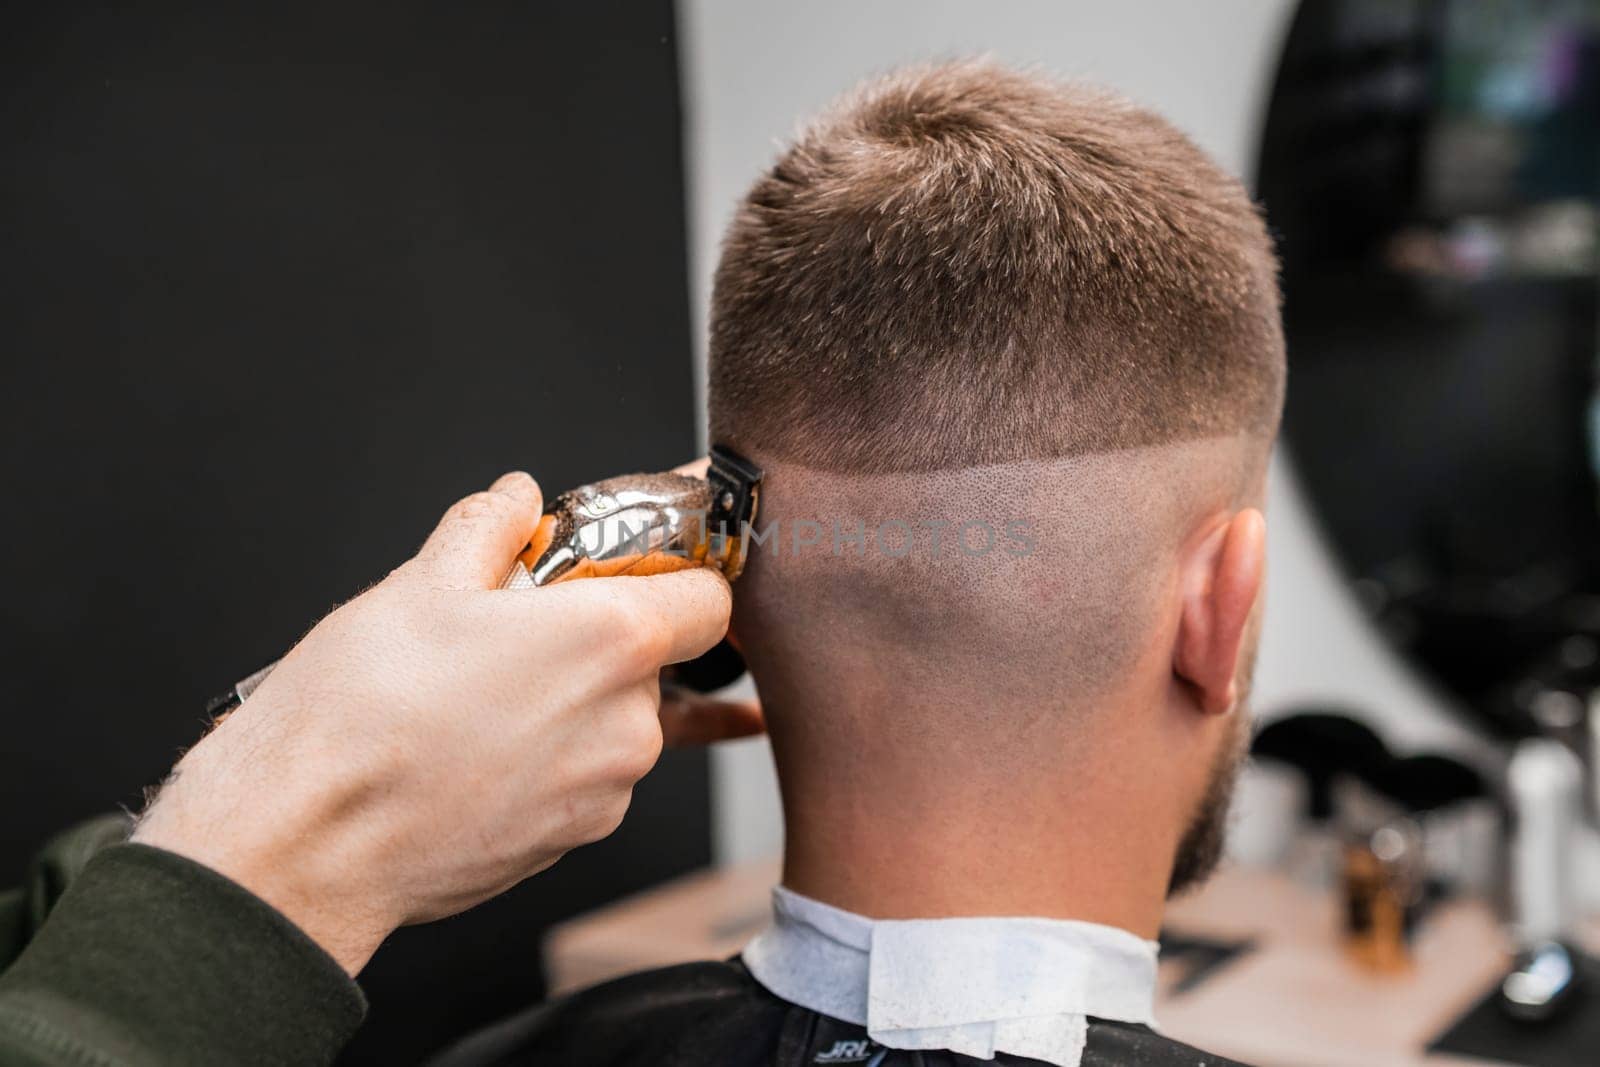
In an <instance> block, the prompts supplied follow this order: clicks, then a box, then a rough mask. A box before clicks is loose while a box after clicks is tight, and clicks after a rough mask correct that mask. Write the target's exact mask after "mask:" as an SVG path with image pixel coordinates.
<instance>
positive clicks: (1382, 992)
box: [546, 861, 1509, 1067]
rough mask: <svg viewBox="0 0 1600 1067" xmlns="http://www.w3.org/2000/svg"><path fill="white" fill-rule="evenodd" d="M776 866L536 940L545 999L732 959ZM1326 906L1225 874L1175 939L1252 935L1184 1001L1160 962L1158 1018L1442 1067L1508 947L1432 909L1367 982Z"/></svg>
mask: <svg viewBox="0 0 1600 1067" xmlns="http://www.w3.org/2000/svg"><path fill="white" fill-rule="evenodd" d="M777 878H778V864H777V862H776V861H773V862H771V863H762V864H755V865H751V866H747V867H738V868H732V869H729V870H724V871H707V872H702V873H698V874H693V875H690V876H688V877H686V878H681V879H679V880H677V881H675V882H671V883H668V884H667V885H664V886H661V887H659V888H657V889H653V890H651V891H649V892H647V893H643V894H640V895H638V896H635V897H631V898H629V899H627V900H624V901H621V902H620V903H618V904H615V905H613V906H611V907H608V908H603V909H600V910H598V911H595V912H592V913H590V914H588V915H584V916H580V917H579V918H577V919H574V920H572V921H570V922H568V923H564V924H562V925H561V926H558V927H556V928H555V929H554V930H553V931H552V933H551V935H550V937H549V940H548V941H547V942H546V963H547V966H548V972H549V976H550V983H551V989H552V991H553V992H561V991H567V990H572V989H578V988H581V987H583V986H587V985H591V984H593V983H595V982H599V981H603V980H604V979H607V978H611V977H615V976H617V975H620V974H626V973H628V972H630V971H636V970H642V969H645V968H649V967H659V966H664V965H666V964H671V963H681V962H683V961H686V960H696V959H719V958H725V957H727V956H731V955H733V954H734V953H736V952H737V951H739V949H740V948H741V947H742V946H743V945H744V943H745V942H746V941H748V940H749V939H750V938H751V937H752V936H753V935H754V934H755V933H756V932H757V931H759V930H760V929H761V927H762V926H763V925H764V924H765V923H766V921H767V915H768V891H769V890H770V889H771V887H772V886H773V884H774V883H775V882H776V881H777ZM1338 924H1339V913H1338V910H1337V907H1336V901H1335V899H1334V898H1333V897H1332V896H1331V895H1328V894H1319V893H1314V892H1311V891H1308V890H1307V889H1305V888H1303V887H1301V886H1299V885H1297V884H1295V883H1293V882H1291V881H1289V880H1288V879H1287V878H1284V877H1282V876H1280V875H1275V874H1271V873H1266V872H1261V871H1254V870H1248V869H1242V868H1234V869H1225V870H1223V871H1222V872H1221V873H1219V874H1218V875H1217V877H1215V878H1213V879H1212V880H1211V881H1210V882H1209V883H1208V884H1207V885H1206V886H1205V887H1204V888H1203V889H1202V890H1200V891H1199V892H1198V893H1195V894H1193V895H1191V896H1188V897H1185V898H1183V899H1181V900H1178V901H1176V902H1174V903H1173V905H1172V906H1171V908H1170V909H1169V911H1168V922H1167V926H1168V928H1169V929H1170V930H1172V931H1173V932H1175V933H1180V934H1186V935H1190V936H1195V937H1206V938H1216V939H1223V940H1232V939H1246V938H1248V939H1251V940H1252V941H1253V942H1254V947H1253V948H1251V949H1250V950H1249V951H1247V952H1244V953H1241V954H1240V955H1238V956H1236V957H1234V958H1233V959H1231V960H1229V961H1228V962H1226V963H1224V964H1223V965H1222V966H1220V967H1218V968H1217V969H1216V970H1214V971H1212V972H1211V973H1210V974H1209V975H1207V976H1206V977H1205V978H1204V979H1203V980H1202V981H1201V982H1199V983H1198V984H1197V985H1195V986H1193V987H1192V988H1190V989H1189V990H1188V991H1186V992H1181V993H1174V992H1173V991H1172V989H1171V986H1172V985H1173V984H1174V981H1173V979H1175V978H1176V977H1177V974H1176V972H1175V968H1173V967H1171V966H1169V965H1164V968H1163V981H1162V983H1161V989H1160V992H1159V993H1158V996H1157V1001H1156V1018H1157V1019H1159V1020H1160V1023H1161V1029H1162V1031H1163V1032H1164V1033H1166V1034H1168V1035H1170V1036H1171V1037H1174V1038H1177V1039H1178V1040H1180V1041H1186V1042H1189V1043H1191V1044H1193V1045H1196V1046H1198V1047H1200V1048H1203V1049H1206V1050H1208V1051H1211V1052H1216V1053H1219V1054H1221V1055H1225V1056H1231V1057H1234V1058H1237V1059H1240V1060H1244V1061H1245V1062H1247V1063H1252V1064H1257V1065H1260V1067H1414V1065H1422V1064H1426V1065H1427V1067H1443V1065H1445V1064H1466V1063H1472V1064H1476V1065H1481V1063H1482V1062H1483V1061H1477V1060H1472V1061H1468V1060H1460V1059H1456V1058H1453V1057H1442V1056H1428V1055H1426V1054H1425V1052H1424V1049H1425V1047H1426V1045H1427V1043H1428V1041H1429V1040H1431V1039H1432V1038H1433V1037H1435V1036H1437V1035H1438V1034H1439V1033H1440V1032H1441V1031H1443V1030H1444V1029H1445V1027H1446V1026H1447V1025H1448V1024H1449V1023H1450V1022H1451V1021H1453V1020H1454V1019H1456V1018H1457V1017H1458V1016H1460V1015H1461V1014H1462V1013H1463V1012H1464V1011H1465V1010H1466V1009H1467V1008H1468V1007H1470V1006H1471V1005H1472V1004H1473V1002H1475V1001H1476V1000H1477V999H1478V998H1479V997H1481V996H1482V995H1483V994H1484V993H1485V992H1486V991H1487V990H1488V989H1489V988H1491V987H1492V985H1493V983H1494V982H1495V981H1496V980H1497V979H1498V978H1499V977H1500V976H1501V975H1502V974H1504V973H1505V969H1506V966H1507V964H1508V962H1509V955H1508V953H1507V946H1506V943H1505V940H1504V938H1503V937H1502V935H1501V933H1500V930H1499V927H1498V925H1497V924H1496V922H1495V921H1494V917H1493V915H1492V914H1491V913H1490V911H1489V909H1488V907H1487V906H1485V905H1484V904H1482V903H1480V902H1478V901H1471V900H1465V901H1454V902H1450V903H1447V904H1442V905H1439V906H1438V907H1436V908H1434V909H1433V910H1432V912H1431V913H1430V914H1429V915H1428V916H1427V917H1426V918H1425V919H1424V921H1423V923H1422V925H1421V928H1420V929H1419V931H1418V932H1417V935H1416V937H1415V938H1414V940H1413V943H1412V957H1413V966H1412V969H1411V970H1410V972H1409V973H1406V974H1402V975H1392V976H1384V975H1375V974H1371V973H1369V972H1366V971H1364V970H1362V969H1361V968H1360V967H1358V966H1356V965H1355V964H1354V963H1353V962H1351V961H1350V959H1349V958H1348V957H1347V956H1346V954H1345V953H1344V951H1343V949H1342V948H1341V945H1340V942H1339V937H1338V928H1339V927H1338Z"/></svg>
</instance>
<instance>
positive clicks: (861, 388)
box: [709, 61, 1284, 474]
mask: <svg viewBox="0 0 1600 1067" xmlns="http://www.w3.org/2000/svg"><path fill="white" fill-rule="evenodd" d="M1278 305H1279V300H1278V286H1277V264H1276V258H1275V256H1274V254H1273V249H1272V243H1271V240H1270V239H1269V237H1268V235H1267V231H1266V228H1265V226H1264V225H1263V222H1262V219H1261V216H1260V214H1259V213H1258V212H1257V211H1256V209H1255V207H1254V206H1253V205H1252V203H1251V201H1250V199H1249V197H1248V196H1247V195H1246V193H1245V191H1244V190H1243V188H1242V187H1241V186H1240V184H1239V183H1238V182H1237V181H1236V180H1235V179H1233V178H1232V177H1230V176H1228V175H1227V174H1225V173H1224V172H1222V171H1221V170H1220V169H1219V168H1218V167H1217V166H1216V165H1215V164H1213V163H1212V162H1211V161H1210V160H1209V159H1208V158H1207V157H1206V156H1205V154H1204V153H1202V152H1201V151H1200V150H1199V149H1198V148H1197V147H1195V145H1194V144H1193V143H1191V142H1190V141H1189V140H1188V139H1187V138H1186V137H1184V136H1183V134H1181V133H1179V132H1178V131H1177V130H1176V129H1174V128H1173V127H1172V126H1171V125H1170V124H1169V123H1167V122H1166V121H1164V120H1163V119H1161V118H1160V117H1158V116H1157V115H1155V114H1153V113H1151V112H1149V111H1146V110H1143V109H1141V108H1139V107H1136V106H1134V105H1132V104H1130V103H1128V102H1126V101H1124V100H1121V99H1119V98H1117V97H1114V96H1112V95H1109V94H1107V93H1105V92H1102V91H1098V90H1091V89H1086V88H1082V87H1075V86H1071V85H1066V84H1060V83H1056V82H1053V81H1050V80H1047V79H1045V78H1042V77H1037V76H1034V75H1030V74H1024V73H1019V72H1016V71H1011V70H1007V69H1005V68H1002V67H998V66H995V65H992V64H989V63H986V62H973V61H965V62H953V63H941V64H936V65H929V66H920V67H914V68H911V69H907V70H903V71H900V72H898V73H894V74H891V75H889V76H887V77H884V78H882V79H880V80H877V81H874V82H871V83H869V84H867V85H866V86H864V87H863V88H861V89H859V90H858V91H856V92H855V93H853V94H851V95H849V96H847V97H846V98H844V99H843V100H842V101H841V102H839V103H838V104H836V105H835V106H834V107H833V108H832V109H831V110H829V111H828V112H827V113H825V114H824V115H823V116H822V117H821V118H820V119H819V120H817V121H816V122H815V123H814V124H812V125H811V126H810V127H809V128H807V129H805V130H804V131H803V132H802V133H801V134H800V135H799V137H798V138H797V139H796V140H795V142H794V143H793V144H792V145H791V146H790V147H789V148H788V149H787V150H786V151H785V152H783V154H782V155H781V156H780V157H779V158H778V160H777V162H775V163H774V164H773V165H772V167H771V168H770V169H769V170H767V171H766V172H765V173H764V174H763V175H761V177H760V178H759V179H758V180H757V181H756V183H755V185H754V186H753V187H752V188H751V190H750V192H749V193H748V194H747V195H746V196H745V198H744V200H743V201H742V202H741V204H740V206H739V209H738V212H737V215H736V217H735V218H734V220H733V223H732V225H731V227H730V228H729V230H728V234H727V238H726V241H725V244H724V246H723V250H722V259H721V262H720V264H719V266H718V268H717V272H716V280H715V285H714V288H713V292H712V301H711V322H710V379H709V384H710V417H711V432H712V438H713V440H718V441H724V442H727V443H730V444H733V445H735V446H736V447H742V448H745V449H747V450H749V451H751V452H752V453H753V454H757V455H760V456H762V457H763V458H765V459H780V460H787V461H791V462H794V463H797V464H800V465H803V466H806V467H811V468H814V469H819V470H832V471H841V472H849V473H852V474H870V473H884V472H894V471H906V472H911V471H926V470H935V469H943V468H951V467H961V466H970V465H977V464H990V463H1001V462H1009V461H1017V460H1033V459H1047V458H1055V457H1067V456H1074V455H1079V454H1083V453H1090V452H1102V451H1110V450H1119V449H1127V448H1136V447H1141V446H1149V445H1160V444H1166V443H1170V442H1174V441H1181V440H1186V439H1190V438H1197V437H1204V436H1214V435H1236V434H1240V433H1245V434H1249V435H1252V436H1259V437H1261V438H1263V439H1266V440H1270V438H1271V437H1272V436H1273V435H1274V434H1275V433H1276V429H1277V424H1278V418H1279V413H1280V410H1281V407H1282V397H1283V379H1284V351H1283V336H1282V331H1281V327H1280V324H1279V313H1278V312H1279V306H1278Z"/></svg>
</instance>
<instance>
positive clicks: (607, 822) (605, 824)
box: [595, 789, 633, 840]
mask: <svg viewBox="0 0 1600 1067" xmlns="http://www.w3.org/2000/svg"><path fill="white" fill-rule="evenodd" d="M632 804H633V790H631V789H627V790H620V791H618V792H617V793H615V794H613V795H612V796H611V797H610V798H609V799H607V801H606V802H605V803H604V804H602V805H601V806H600V811H599V821H598V823H597V825H596V830H597V834H596V837H595V840H599V839H600V838H604V837H610V836H611V835H612V834H614V833H616V832H617V827H619V826H621V825H622V820H623V819H625V818H627V816H628V808H629V807H630V806H632Z"/></svg>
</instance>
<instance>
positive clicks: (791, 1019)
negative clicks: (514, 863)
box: [433, 960, 1239, 1067]
mask: <svg viewBox="0 0 1600 1067" xmlns="http://www.w3.org/2000/svg"><path fill="white" fill-rule="evenodd" d="M1040 1063H1041V1061H1039V1060H1033V1059H1025V1058H1023V1057H1020V1056H1008V1055H1005V1054H1001V1055H999V1056H996V1057H995V1058H994V1059H993V1060H979V1059H974V1058H973V1057H971V1056H962V1055H957V1054H956V1053H952V1052H906V1051H902V1050H898V1049H887V1048H884V1047H883V1046H882V1045H879V1044H877V1043H876V1042H874V1041H873V1040H872V1039H870V1038H869V1037H867V1032H866V1029H865V1028H864V1027H861V1026H857V1025H855V1024H853V1023H847V1022H841V1021H840V1020H838V1019H830V1018H828V1017H827V1016H826V1015H820V1014H818V1013H817V1012H814V1011H810V1010H808V1009H806V1008H802V1007H799V1006H798V1005H795V1004H790V1003H789V1002H788V1001H786V1000H780V999H779V998H778V997H776V996H774V995H773V994H771V993H769V992H768V991H767V990H766V989H764V988H762V986H761V985H760V984H759V983H757V982H756V980H755V979H754V978H752V977H750V973H749V972H748V971H747V970H745V968H744V965H743V964H742V963H740V962H739V961H738V960H732V961H729V962H726V963H686V964H682V965H680V966H677V967H667V968H664V969H662V970H659V971H645V972H643V973H641V974H634V975H629V976H628V977H626V978H619V979H617V980H616V981H613V982H607V983H606V984H604V985H599V986H595V987H594V988H592V989H586V990H583V991H582V992H579V993H575V994H573V995H571V996H569V997H564V998H561V999H558V1000H554V1001H551V1002H549V1003H546V1004H541V1005H539V1006H537V1007H534V1008H531V1009H530V1010H528V1011H526V1012H523V1013H522V1014H520V1015H515V1016H513V1017H511V1018H510V1019H507V1020H505V1021H504V1022H502V1023H499V1024H498V1025H496V1026H493V1027H491V1028H489V1029H487V1030H484V1031H481V1032H480V1033H478V1034H477V1035H475V1036H473V1037H471V1038H469V1039H467V1040H466V1041H464V1042H462V1043H461V1044H459V1045H457V1046H456V1047H455V1048H453V1049H451V1050H450V1051H449V1052H446V1053H445V1054H443V1055H442V1056H440V1057H439V1058H438V1059H436V1060H434V1061H433V1067H523V1065H526V1067H554V1065H565V1064H582V1065H584V1067H589V1065H593V1067H635V1065H638V1067H644V1065H646V1064H648V1065H651V1067H756V1065H758V1064H759V1065H762V1067H767V1065H771V1067H802V1065H803V1067H813V1065H815V1067H826V1065H829V1064H861V1065H863V1067H957V1065H960V1067H966V1065H972V1067H979V1065H982V1064H998V1065H1004V1067H1009V1065H1012V1064H1016V1065H1019V1067H1021V1065H1037V1064H1040ZM1230 1064H1232V1065H1233V1067H1239V1065H1237V1064H1235V1062H1234V1061H1233V1060H1226V1059H1223V1058H1221V1057H1220V1056H1213V1055H1210V1054H1209V1053H1205V1052H1201V1051H1200V1050H1199V1049H1195V1048H1191V1047H1189V1046H1188V1045H1184V1044H1180V1043H1178V1042H1176V1041H1172V1040H1170V1039H1168V1038H1165V1037H1162V1036H1161V1035H1160V1034H1157V1033H1156V1032H1155V1031H1154V1030H1151V1029H1150V1028H1149V1027H1147V1026H1138V1025H1134V1024H1132V1023H1119V1022H1105V1021H1102V1020H1099V1019H1091V1020H1089V1039H1088V1044H1087V1045H1086V1046H1085V1048H1084V1051H1083V1067H1135V1065H1138V1067H1169V1065H1171V1067H1229V1065H1230Z"/></svg>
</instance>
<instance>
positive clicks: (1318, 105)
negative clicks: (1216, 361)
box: [1257, 0, 1600, 735]
mask: <svg viewBox="0 0 1600 1067" xmlns="http://www.w3.org/2000/svg"><path fill="white" fill-rule="evenodd" d="M1257 189H1258V190H1259V193H1260V196H1261V198H1262V200H1263V201H1264V202H1265V205H1266V209H1267V213H1268V218H1269V220H1270V222H1271V224H1272V226H1273V228H1274V230H1275V232H1276V234H1277V236H1278V239H1279V243H1280V249H1281V252H1282V255H1283V268H1284V274H1283V280H1284V293H1285V304H1284V324H1285V329H1286V331H1287V334H1288V344H1289V368H1290V370H1289V397H1288V406H1287V411H1286V414H1285V420H1284V432H1285V435H1286V442H1287V447H1288V450H1289V453H1290V456H1291V457H1292V460H1293V462H1294V465H1295V468H1296V470H1297V471H1298V473H1299V476H1300V478H1301V481H1302V483H1303V485H1304V486H1305V488H1306V490H1307V493H1308V495H1309V497H1310V499H1311V501H1312V505H1313V507H1314V509H1315V510H1316V512H1317V513H1318V515H1319V517H1320V519H1321V520H1322V523H1323V527H1324V529H1325V530H1326V531H1327V533H1328V535H1329V537H1330V538H1331V540H1332V541H1333V543H1334V545H1335V547H1336V549H1337V551H1338V553H1339V555H1340V556H1341V558H1342V559H1343V561H1344V563H1345V565H1346V568H1347V570H1348V573H1349V574H1350V577H1351V579H1352V580H1353V581H1354V582H1355V583H1356V588H1357V589H1358V591H1359V593H1360V595H1361V599H1362V601H1363V603H1364V604H1365V605H1366V607H1367V608H1368V610H1369V611H1370V613H1371V615H1372V617H1373V619H1374V621H1375V623H1376V624H1377V625H1378V626H1379V627H1380V628H1381V630H1382V631H1383V632H1384V634H1385V635H1386V636H1387V637H1388V638H1389V639H1391V640H1392V641H1393V642H1394V643H1395V644H1396V645H1397V646H1398V647H1400V648H1401V649H1402V650H1403V651H1404V652H1405V653H1406V654H1407V655H1408V656H1409V657H1410V658H1411V659H1412V660H1413V661H1414V662H1415V663H1416V664H1417V665H1419V666H1420V667H1422V668H1423V669H1424V670H1425V671H1427V672H1428V673H1429V674H1431V675H1432V676H1433V677H1434V678H1435V679H1436V680H1438V681H1439V682H1440V683H1441V684H1442V685H1443V686H1444V687H1445V688H1446V689H1448V690H1449V691H1450V692H1452V693H1453V694H1454V695H1455V696H1456V697H1457V698H1458V699H1459V701H1460V703H1461V704H1462V706H1464V707H1466V708H1469V709H1471V710H1472V712H1473V713H1474V714H1475V715H1476V716H1478V717H1479V718H1480V719H1481V720H1482V721H1484V722H1486V723H1488V724H1490V725H1491V726H1492V727H1493V728H1494V729H1496V730H1497V731H1499V732H1502V733H1505V734H1509V735H1520V734H1525V733H1529V732H1532V731H1535V730H1549V729H1556V728H1561V727H1563V726H1572V725H1575V724H1576V723H1577V722H1579V721H1581V719H1582V717H1583V715H1584V711H1585V708H1586V707H1587V704H1588V700H1589V695H1590V692H1591V690H1594V689H1597V688H1600V507H1597V499H1600V497H1597V485H1600V483H1597V478H1596V457H1597V455H1600V447H1597V441H1600V414H1597V411H1600V408H1597V406H1596V401H1595V386H1596V360H1597V354H1600V347H1597V323H1600V307H1597V300H1596V296H1597V292H1600V286H1597V282H1600V278H1597V264H1600V257H1597V243H1600V242H1597V239H1596V238H1597V218H1600V215H1597V204H1600V2H1597V0H1570V2H1515V3H1513V2H1504V0H1306V2H1304V3H1303V4H1302V6H1301V8H1300V9H1299V11H1298V13H1297V15H1296V17H1295V21H1294V24H1293V27H1292V29H1291V32H1290V35H1289V39H1288V42H1287V44H1286V46H1285V51H1284V57H1283V62H1282V66H1281V67H1280V69H1279V72H1278V77H1277V83H1276V86H1275V88H1274V92H1273V95H1272V100H1271V105H1270V110H1269V113H1268V117H1267V123H1266V129H1265V133H1264V137H1263V142H1262V153H1261V167H1260V174H1259V176H1258V184H1257Z"/></svg>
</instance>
